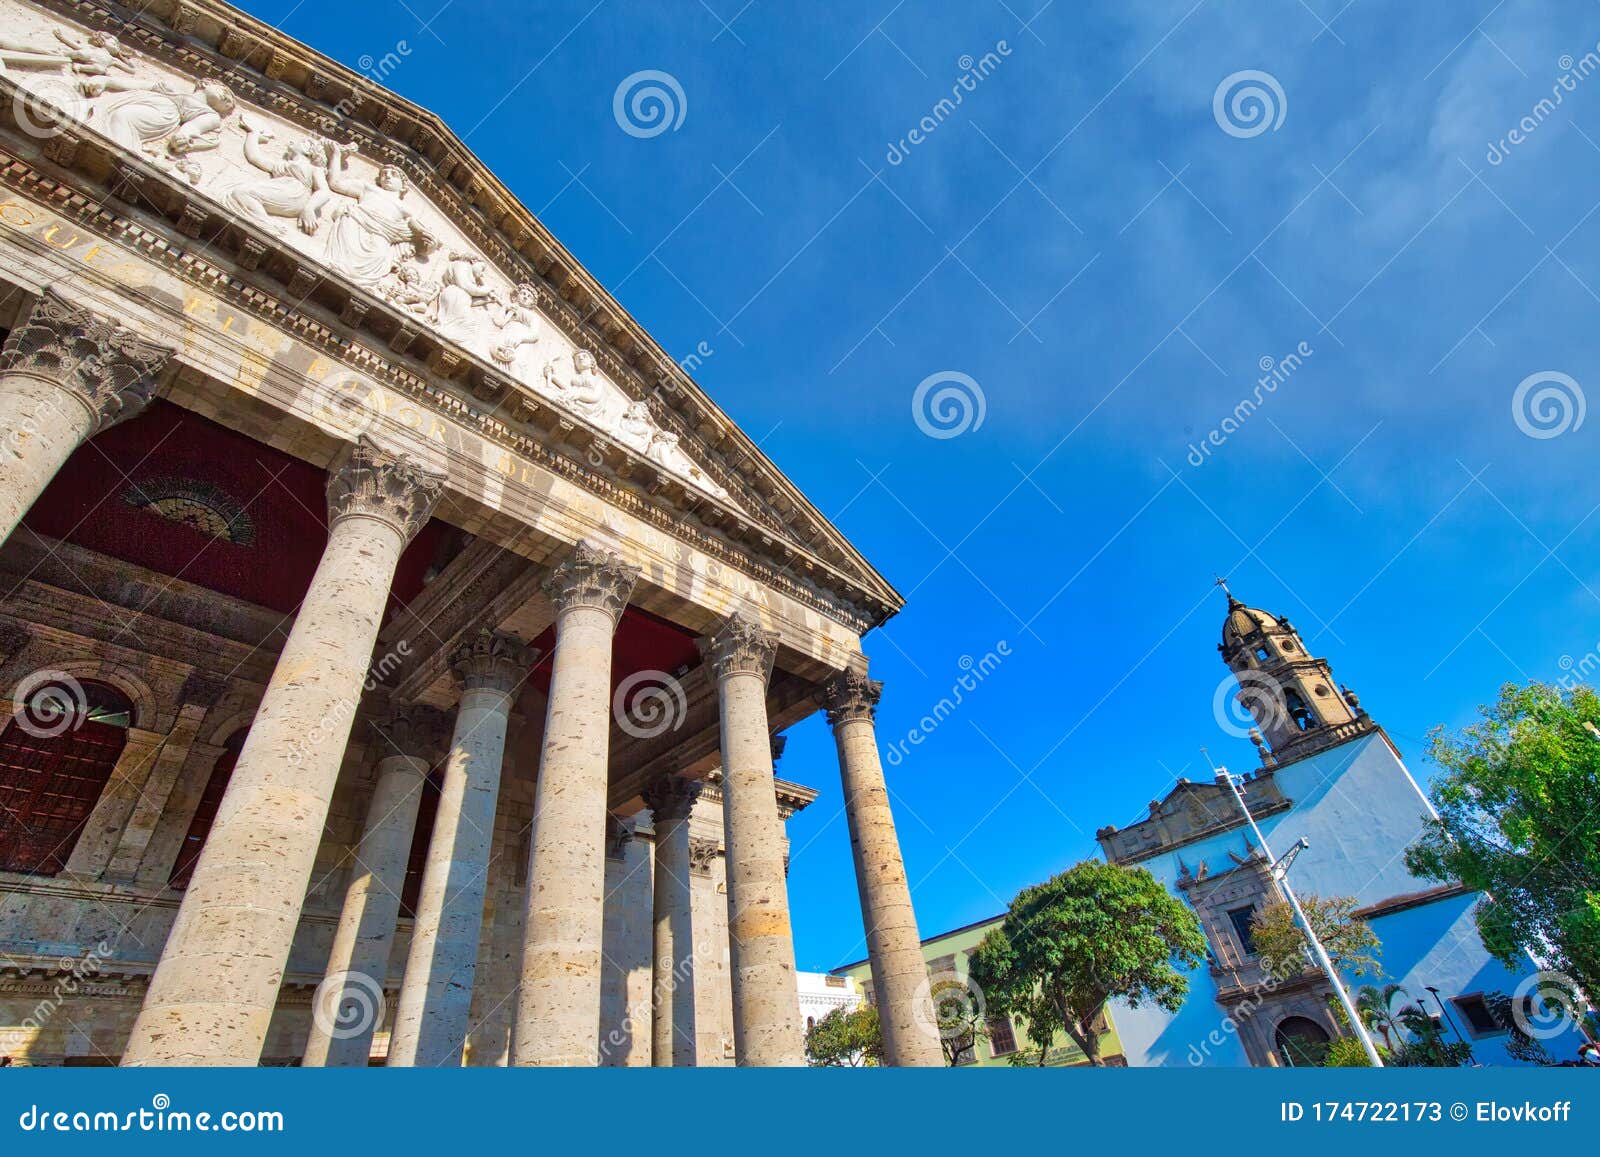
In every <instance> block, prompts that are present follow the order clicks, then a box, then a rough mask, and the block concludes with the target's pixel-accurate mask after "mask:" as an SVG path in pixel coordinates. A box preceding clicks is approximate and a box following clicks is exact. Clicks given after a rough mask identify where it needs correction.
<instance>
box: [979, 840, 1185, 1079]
mask: <svg viewBox="0 0 1600 1157" xmlns="http://www.w3.org/2000/svg"><path fill="white" fill-rule="evenodd" d="M1205 955H1206V939H1205V935H1204V933H1202V932H1201V930H1200V922H1199V921H1198V920H1197V919H1196V918H1195V915H1194V913H1193V912H1192V911H1190V909H1189V908H1188V906H1187V905H1185V904H1184V903H1183V902H1182V901H1180V900H1178V899H1177V898H1176V897H1174V896H1173V895H1172V894H1171V893H1169V892H1168V891H1167V890H1166V889H1165V888H1164V887H1162V885H1161V883H1160V882H1159V881H1158V880H1156V878H1155V877H1154V876H1152V875H1151V874H1150V873H1149V872H1147V871H1145V870H1144V869H1143V868H1124V867H1120V866H1118V865H1116V864H1106V863H1102V862H1101V861H1099V860H1085V861H1084V862H1083V863H1081V864H1078V865H1077V866H1076V867H1073V868H1070V869H1068V870H1067V871H1065V872H1062V873H1061V874H1060V875H1058V876H1054V877H1052V878H1051V879H1049V880H1047V881H1045V882H1044V883H1043V884H1037V885H1035V886H1033V887H1031V888H1024V889H1023V890H1022V891H1021V892H1019V893H1018V894H1017V897H1016V899H1014V900H1013V901H1011V907H1010V908H1009V909H1008V910H1007V912H1006V918H1005V921H1004V923H1003V924H1001V926H1000V927H999V928H998V929H996V930H994V931H992V932H990V933H989V934H988V935H987V936H985V937H984V939H983V941H982V942H981V943H980V944H979V945H978V948H977V949H976V950H975V951H974V953H973V956H972V960H971V962H970V965H969V967H970V970H971V971H970V976H971V979H972V981H973V982H974V983H975V984H976V985H977V986H978V988H979V990H980V991H981V992H982V993H983V996H984V1000H985V1001H986V1003H987V1007H988V1011H989V1013H990V1014H991V1015H993V1014H996V1013H998V1014H1003V1015H1008V1016H1009V1015H1018V1016H1022V1017H1024V1018H1026V1020H1027V1033H1028V1039H1029V1040H1030V1041H1032V1042H1033V1043H1034V1044H1035V1045H1036V1046H1037V1047H1038V1048H1039V1049H1040V1050H1042V1051H1043V1052H1044V1053H1045V1054H1048V1051H1049V1048H1050V1044H1051V1042H1052V1041H1053V1040H1054V1039H1055V1033H1056V1030H1057V1029H1059V1030H1061V1031H1063V1032H1065V1033H1066V1034H1067V1035H1068V1036H1069V1037H1071V1038H1072V1040H1074V1041H1075V1042H1076V1043H1077V1045H1078V1047H1079V1048H1080V1049H1082V1050H1083V1054H1084V1056H1085V1057H1087V1058H1088V1061H1089V1063H1090V1064H1092V1065H1098V1064H1100V1063H1102V1062H1101V1059H1100V1034H1099V1033H1098V1032H1097V1031H1096V1026H1097V1022H1098V1021H1099V1018H1100V1013H1101V1010H1102V1009H1103V1008H1104V1007H1105V1004H1106V1002H1107V1001H1108V1000H1111V999H1112V998H1113V997H1116V998H1120V999H1122V1000H1125V1001H1127V1002H1128V1003H1129V1004H1130V1005H1132V1006H1134V1007H1135V1008H1137V1007H1138V1006H1139V1005H1141V1004H1143V1003H1144V1002H1146V1001H1150V1002H1153V1003H1154V1004H1156V1005H1158V1006H1159V1007H1161V1008H1164V1009H1166V1010H1168V1011H1169V1012H1175V1011H1177V1009H1178V1008H1179V1007H1180V1006H1181V1005H1182V1004H1183V998H1184V996H1185V995H1187V993H1188V990H1189V982H1188V979H1187V978H1186V977H1185V976H1184V975H1183V972H1181V971H1179V969H1185V970H1187V969H1190V968H1194V967H1196V966H1198V965H1199V964H1200V963H1201V962H1202V961H1203V960H1204V959H1205ZM1041 1062H1042V1058H1041Z"/></svg>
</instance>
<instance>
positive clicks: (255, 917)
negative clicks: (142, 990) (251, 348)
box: [122, 439, 444, 1065]
mask: <svg viewBox="0 0 1600 1157" xmlns="http://www.w3.org/2000/svg"><path fill="white" fill-rule="evenodd" d="M443 488H444V482H443V479H442V478H440V477H438V476H437V475H433V474H430V473H427V472H425V471H424V470H423V469H422V468H421V467H419V466H417V465H416V464H415V463H413V462H411V461H410V460H408V459H405V458H400V457H396V456H393V455H390V454H386V453H383V452H381V451H379V450H378V449H377V448H376V447H375V446H374V445H373V444H372V443H371V442H369V441H367V440H366V439H362V440H361V441H360V442H359V443H357V444H356V445H355V446H353V447H351V449H350V450H349V451H348V453H347V454H346V456H345V457H344V459H343V461H342V462H341V463H340V464H338V466H337V468H336V469H335V470H334V471H333V473H332V474H331V476H330V477H329V479H328V524H329V526H328V542H327V545H326V546H324V547H323V550H322V560H321V562H319V563H318V564H317V572H316V574H315V575H314V576H312V579H311V586H310V589H308V590H307V591H306V596H305V599H304V601H303V602H302V603H301V604H300V613H299V614H298V615H297V616H296V618H295V622H294V629H293V630H292V631H291V632H290V633H289V639H288V641H287V642H286V643H285V644H284V647H283V653H282V654H281V655H280V656H279V658H278V664H277V666H276V667H274V668H273V671H272V680H271V682H269V683H268V684H267V691H266V694H265V695H263V696H262V698H261V705H260V707H259V708H257V710H256V716H255V721H254V722H253V723H252V724H251V726H250V736H249V738H248V739H246V740H245V744H244V749H243V750H242V751H241V752H240V753H239V761H238V763H237V765H236V766H235V767H234V770H233V777H232V779H231V780H230V781H229V783H228V791H227V794H225V795H224V796H223V797H222V803H221V805H220V806H219V808H218V809H217V818H216V823H215V824H214V825H213V826H212V829H211V834H210V836H209V837H208V838H207V840H206V845H205V850H204V851H203V852H202V853H201V855H200V862H199V864H198V865H197V866H196V868H195V872H194V876H193V878H192V879H191V880H190V881H189V887H188V890H187V891H186V892H185V893H184V897H183V904H182V905H181V906H180V907H179V909H178V915H177V919H176V920H175V921H174V922H173V925H172V932H171V934H170V935H169V936H168V937H167V943H166V946H165V948H163V950H162V953H161V961H160V963H159V964H157V965H156V970H155V974H154V975H153V976H152V977H151V978H150V988H149V991H148V992H147V993H146V995H145V999H144V1006H143V1008H141V1009H140V1010H139V1018H138V1020H136V1021H135V1022H134V1025H133V1032H132V1035H131V1037H130V1038H129V1040H128V1047H127V1049H126V1050H125V1052H124V1053H123V1062H122V1063H123V1064H125V1065H253V1064H255V1063H256V1062H257V1061H258V1060H259V1059H260V1056H261V1046H262V1043H263V1042H264V1041H265V1040H266V1035H267V1024H268V1022H269V1021H270V1020H271V1019H272V1008H273V1005H274V1004H275V1003H276V1001H277V996H278V986H279V984H280V983H281V982H282V980H283V970H284V966H285V964H286V963H287V962H288V959H289V949H290V946H291V945H292V943H293V941H294V932H295V926H296V925H297V924H298V923H299V920H300V906H301V904H302V902H303V901H304V899H305V893H306V884H307V883H308V882H309V880H310V878H311V870H312V867H313V866H314V864H315V862H316V856H317V845H318V844H319V843H320V842H321V840H322V828H323V824H324V823H325V822H326V820H327V815H328V801H329V799H330V797H331V796H332V795H333V787H334V782H335V780H337V779H338V776H339V765H340V764H341V763H342V762H343V760H344V748H345V743H346V742H347V741H348V739H349V737H350V724H351V722H352V720H353V719H354V717H355V711H356V706H357V703H358V702H359V700H360V698H361V692H362V689H363V685H364V683H365V682H366V678H367V663H368V660H369V659H370V657H371V655H372V648H373V644H374V643H375V642H376V641H377V637H378V626H379V622H380V620H381V618H382V616H383V608H384V605H385V603H386V602H387V601H388V598H389V585H390V583H391V581H392V580H393V578H394V569H395V564H396V563H397V562H398V561H399V559H400V552H401V551H402V550H403V549H404V548H405V545H406V543H407V542H409V541H410V539H411V537H412V536H413V535H414V534H415V533H416V532H417V530H418V529H419V528H420V527H421V526H422V524H423V523H424V522H426V521H427V519H428V516H429V515H430V514H431V513H432V511H433V507H434V505H435V503H436V502H437V501H438V499H439V495H440V493H441V491H442V490H443Z"/></svg>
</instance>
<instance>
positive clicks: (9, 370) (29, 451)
mask: <svg viewBox="0 0 1600 1157" xmlns="http://www.w3.org/2000/svg"><path fill="white" fill-rule="evenodd" d="M171 356H172V351H171V350H170V349H167V348H165V347H163V346H159V345H156V344H155V343H153V342H149V341H145V340H144V339H143V338H139V337H136V336H135V335H134V334H132V333H130V332H129V331H127V330H125V329H122V328H121V327H119V326H117V325H115V324H114V323H112V322H111V321H109V320H108V319H106V318H104V317H102V316H100V315H99V314H97V313H94V312H92V311H90V310H87V309H83V308H80V307H79V306H75V305H72V304H71V303H69V302H68V301H66V299H64V298H62V297H60V296H58V295H57V294H56V293H55V291H54V290H51V289H47V290H45V292H44V294H43V295H42V296H41V297H40V298H39V299H38V301H37V302H36V303H35V304H34V306H33V309H32V310H31V311H30V312H29V313H28V314H27V316H26V317H25V318H23V320H22V321H20V322H18V323H17V325H16V327H15V328H14V329H13V330H12V331H11V333H10V335H9V336H8V337H7V338H6V342H5V345H4V347H3V348H0V543H3V542H5V541H6V539H8V538H10V537H11V532H12V531H14V530H15V529H16V528H17V524H18V523H20V522H21V521H22V518H23V515H25V514H27V513H28V510H29V508H30V507H32V506H33V503H34V500H35V499H37V498H38V497H39V495H40V494H42V493H43V492H44V488H45V487H46V486H48V485H49V484H50V480H51V479H52V478H54V477H55V476H56V472H57V471H58V470H60V469H61V467H62V466H64V465H65V464H66V461H67V459H68V458H70V457H71V456H72V452H73V451H74V450H76V449H77V448H78V447H79V446H81V445H82V444H83V443H84V442H86V441H88V440H89V439H90V438H92V437H93V436H94V435H95V434H96V433H98V432H99V431H100V430H103V429H105V428H106V427H107V426H109V425H112V424H113V423H114V422H117V421H120V420H121V419H123V418H127V417H131V416H132V415H134V414H137V413H138V412H139V411H140V410H142V409H144V407H145V406H146V405H147V404H148V403H149V401H150V398H151V395H152V394H153V393H154V391H155V385H156V379H157V377H159V375H160V373H161V371H162V370H163V369H164V368H165V366H166V364H167V362H168V360H169V359H170V358H171Z"/></svg>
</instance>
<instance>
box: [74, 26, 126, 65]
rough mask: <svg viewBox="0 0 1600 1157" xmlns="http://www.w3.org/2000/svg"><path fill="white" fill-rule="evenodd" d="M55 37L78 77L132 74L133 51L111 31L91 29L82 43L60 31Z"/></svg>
mask: <svg viewBox="0 0 1600 1157" xmlns="http://www.w3.org/2000/svg"><path fill="white" fill-rule="evenodd" d="M55 34H56V39H57V40H59V41H60V42H61V43H62V44H63V45H65V46H66V49H67V59H68V60H70V61H71V62H72V71H73V72H74V73H76V74H77V75H79V76H110V75H111V74H112V73H113V72H125V73H127V74H128V75H129V76H132V75H133V50H132V49H130V48H128V47H127V46H126V45H125V44H123V43H122V42H121V41H120V40H118V39H117V38H116V37H115V36H112V35H111V34H110V33H109V32H101V31H100V30H99V29H90V31H89V32H88V33H86V34H85V35H84V37H83V39H81V40H80V39H78V38H77V37H76V36H73V35H71V34H70V33H68V32H66V31H65V30H63V29H60V28H57V29H56V30H55Z"/></svg>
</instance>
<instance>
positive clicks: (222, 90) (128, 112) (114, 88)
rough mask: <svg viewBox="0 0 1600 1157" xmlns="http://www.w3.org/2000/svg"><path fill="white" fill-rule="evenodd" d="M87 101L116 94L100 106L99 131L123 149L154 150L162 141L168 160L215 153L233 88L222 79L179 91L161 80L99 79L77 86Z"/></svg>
mask: <svg viewBox="0 0 1600 1157" xmlns="http://www.w3.org/2000/svg"><path fill="white" fill-rule="evenodd" d="M80 87H81V88H82V89H83V94H84V96H86V97H89V98H91V99H93V98H95V97H99V96H103V95H104V94H106V93H108V92H114V93H121V94H122V95H120V96H117V97H114V98H112V99H111V100H109V101H107V102H106V103H105V104H104V105H103V106H101V107H100V108H99V109H98V110H97V112H98V113H99V114H100V115H99V116H98V118H97V119H96V122H95V123H97V124H98V125H99V127H100V130H101V131H102V132H104V133H105V134H106V136H108V137H110V138H111V139H112V140H113V141H115V142H116V143H117V144H119V145H121V146H122V147H123V148H126V149H135V150H143V151H145V152H155V151H156V150H157V146H158V145H161V144H162V143H163V142H164V143H165V152H166V153H167V155H169V156H173V157H184V156H188V155H189V154H190V153H199V152H205V151H206V150H208V149H214V148H216V147H217V145H218V143H219V142H220V141H221V140H222V124H223V122H224V121H225V120H227V118H228V117H230V116H232V115H233V110H234V108H235V107H236V105H235V101H234V98H233V90H232V89H230V88H229V87H228V86H227V85H225V84H223V83H222V82H221V81H216V80H202V81H200V82H199V83H198V84H197V85H195V88H194V91H192V92H183V91H182V90H180V89H178V88H176V87H174V86H173V85H172V84H171V83H170V82H168V81H165V80H146V79H142V78H139V77H129V78H123V77H117V76H102V77H91V78H90V79H88V80H85V81H83V82H82V84H81V85H80Z"/></svg>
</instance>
